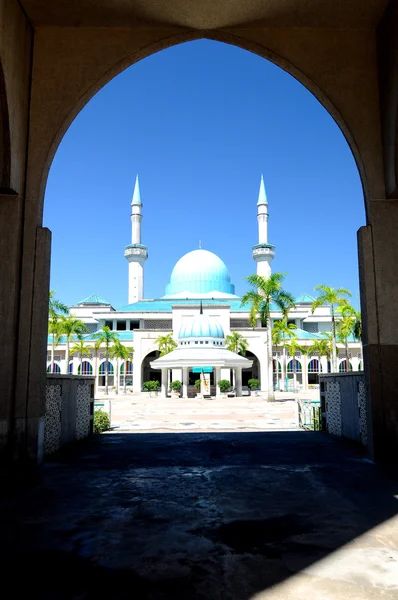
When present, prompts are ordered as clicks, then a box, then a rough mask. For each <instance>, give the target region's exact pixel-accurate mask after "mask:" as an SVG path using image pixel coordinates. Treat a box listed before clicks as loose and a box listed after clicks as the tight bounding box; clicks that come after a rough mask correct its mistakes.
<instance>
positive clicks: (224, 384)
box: [217, 379, 231, 394]
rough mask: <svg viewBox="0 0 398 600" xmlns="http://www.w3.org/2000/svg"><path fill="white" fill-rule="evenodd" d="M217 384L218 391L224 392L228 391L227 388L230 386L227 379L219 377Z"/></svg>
mask: <svg viewBox="0 0 398 600" xmlns="http://www.w3.org/2000/svg"><path fill="white" fill-rule="evenodd" d="M217 385H218V387H219V388H220V391H221V392H222V393H224V394H225V393H226V392H228V390H229V388H230V387H231V383H230V382H229V381H228V379H220V381H219V382H218V383H217Z"/></svg>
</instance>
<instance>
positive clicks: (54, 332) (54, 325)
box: [48, 290, 69, 373]
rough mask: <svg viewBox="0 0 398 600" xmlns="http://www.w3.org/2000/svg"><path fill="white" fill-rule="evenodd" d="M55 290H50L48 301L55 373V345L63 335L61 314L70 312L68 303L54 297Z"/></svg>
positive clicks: (52, 360)
mask: <svg viewBox="0 0 398 600" xmlns="http://www.w3.org/2000/svg"><path fill="white" fill-rule="evenodd" d="M54 296H55V290H50V297H49V302H48V333H49V334H50V335H51V336H52V337H51V372H52V373H54V353H55V346H56V345H57V344H58V342H59V339H60V337H61V335H62V334H61V333H60V327H59V319H60V317H61V315H67V314H68V312H69V309H68V307H67V306H66V304H64V303H63V302H61V301H60V300H57V299H56V298H54Z"/></svg>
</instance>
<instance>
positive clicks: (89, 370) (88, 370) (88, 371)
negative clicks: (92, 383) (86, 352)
mask: <svg viewBox="0 0 398 600" xmlns="http://www.w3.org/2000/svg"><path fill="white" fill-rule="evenodd" d="M77 372H78V373H79V375H92V374H93V367H92V366H91V364H90V363H89V362H88V360H84V361H83V362H82V364H81V365H79V368H78V370H77Z"/></svg>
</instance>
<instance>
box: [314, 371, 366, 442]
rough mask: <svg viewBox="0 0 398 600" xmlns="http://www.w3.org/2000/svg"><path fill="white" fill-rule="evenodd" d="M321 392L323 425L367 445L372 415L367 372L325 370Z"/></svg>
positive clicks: (320, 381)
mask: <svg viewBox="0 0 398 600" xmlns="http://www.w3.org/2000/svg"><path fill="white" fill-rule="evenodd" d="M319 392H320V399H321V412H322V419H323V425H324V427H323V428H324V429H326V430H327V431H328V433H330V434H332V435H338V436H342V437H345V438H348V439H350V440H355V441H358V442H361V443H362V444H363V445H364V446H367V445H368V439H369V436H368V427H369V419H368V408H367V407H368V402H367V393H366V384H365V376H364V373H363V372H362V371H356V372H355V371H351V372H350V373H322V374H321V375H320V376H319Z"/></svg>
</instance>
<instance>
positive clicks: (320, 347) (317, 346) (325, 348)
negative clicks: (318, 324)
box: [307, 334, 332, 373]
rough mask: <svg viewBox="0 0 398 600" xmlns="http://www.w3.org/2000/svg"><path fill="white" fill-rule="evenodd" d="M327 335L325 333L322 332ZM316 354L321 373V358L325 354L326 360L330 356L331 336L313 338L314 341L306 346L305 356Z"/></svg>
mask: <svg viewBox="0 0 398 600" xmlns="http://www.w3.org/2000/svg"><path fill="white" fill-rule="evenodd" d="M324 335H327V334H324ZM315 353H317V354H318V358H319V373H322V366H321V358H322V356H326V358H327V359H328V360H330V357H331V356H332V336H331V335H330V336H328V337H326V338H325V339H323V340H315V341H314V343H313V344H312V345H311V346H310V347H309V348H307V356H313V355H314V354H315Z"/></svg>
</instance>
